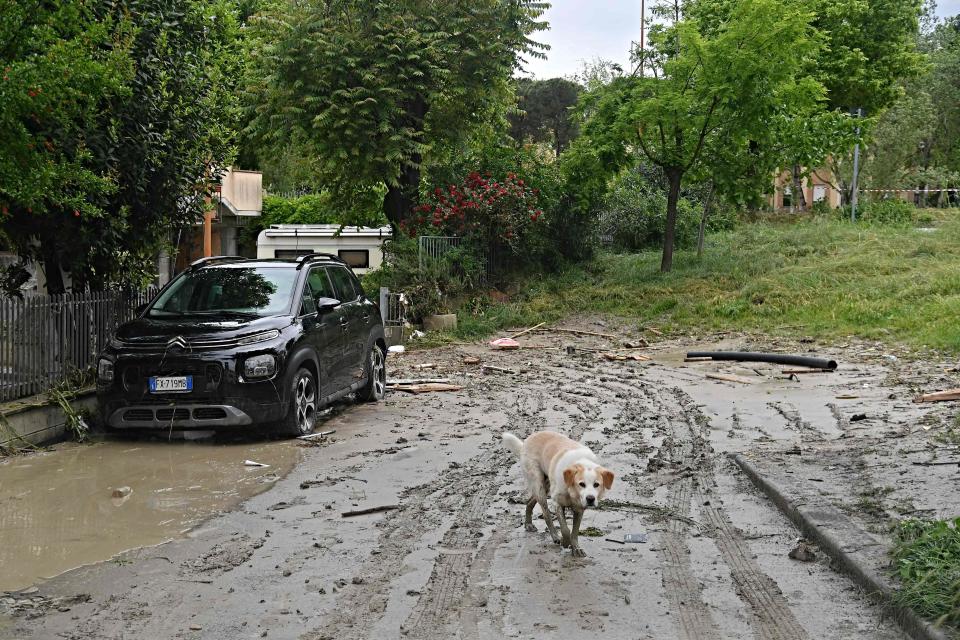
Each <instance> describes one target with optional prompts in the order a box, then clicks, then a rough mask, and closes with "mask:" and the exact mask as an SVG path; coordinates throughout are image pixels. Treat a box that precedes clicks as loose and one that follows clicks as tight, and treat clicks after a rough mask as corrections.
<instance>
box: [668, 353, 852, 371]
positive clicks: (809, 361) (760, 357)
mask: <svg viewBox="0 0 960 640" xmlns="http://www.w3.org/2000/svg"><path fill="white" fill-rule="evenodd" d="M687 357H688V358H712V359H714V360H739V361H741V362H772V363H774V364H790V365H796V366H798V367H810V368H812V369H830V370H833V369H836V368H837V361H836V360H827V359H826V358H811V357H808V356H790V355H786V354H783V353H751V352H748V351H690V352H688V353H687Z"/></svg>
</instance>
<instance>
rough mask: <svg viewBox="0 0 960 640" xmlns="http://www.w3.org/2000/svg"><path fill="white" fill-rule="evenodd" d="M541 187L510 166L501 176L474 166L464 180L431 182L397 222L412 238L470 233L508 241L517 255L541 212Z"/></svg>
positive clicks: (487, 240) (501, 243)
mask: <svg viewBox="0 0 960 640" xmlns="http://www.w3.org/2000/svg"><path fill="white" fill-rule="evenodd" d="M539 194H540V190H539V189H536V188H533V187H531V186H530V185H528V184H526V183H525V182H524V180H523V179H522V178H520V177H518V176H517V174H515V173H513V172H509V173H507V175H506V178H504V179H503V180H497V179H495V178H493V177H492V176H491V175H490V174H489V173H487V174H485V175H480V173H478V172H476V171H473V172H471V173H470V175H468V176H467V178H466V180H464V181H463V183H461V184H459V185H456V184H451V185H449V186H448V187H447V188H445V189H444V188H440V187H436V188H435V189H434V190H433V191H432V192H431V193H430V195H429V196H428V197H427V198H426V201H425V202H424V203H423V204H421V205H419V206H417V207H416V208H414V211H413V216H412V217H411V218H410V219H409V220H408V221H405V222H402V223H401V224H400V231H401V232H404V233H406V234H408V235H409V236H410V237H411V238H413V237H416V236H419V235H444V236H458V237H461V238H472V239H475V240H476V241H478V242H479V243H480V244H481V246H486V247H507V248H509V249H510V250H511V251H512V252H513V253H514V254H516V255H521V254H522V252H523V250H524V249H525V248H526V247H527V246H528V245H529V244H530V243H531V242H533V236H534V235H535V233H536V232H535V230H534V227H535V226H536V225H537V223H538V222H539V221H540V218H541V217H542V216H543V209H540V207H539Z"/></svg>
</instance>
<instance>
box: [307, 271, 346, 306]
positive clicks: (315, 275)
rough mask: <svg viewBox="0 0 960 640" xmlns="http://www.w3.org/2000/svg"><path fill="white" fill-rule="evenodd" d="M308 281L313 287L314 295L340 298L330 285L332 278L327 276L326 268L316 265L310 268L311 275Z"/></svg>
mask: <svg viewBox="0 0 960 640" xmlns="http://www.w3.org/2000/svg"><path fill="white" fill-rule="evenodd" d="M307 282H309V283H310V286H311V287H312V288H313V295H314V297H315V298H320V297H322V298H336V299H337V300H341V299H342V298H338V297H337V294H336V292H335V291H334V289H333V287H332V286H331V285H330V280H329V279H328V278H327V274H326V269H324V268H323V267H315V268H313V269H311V270H310V276H309V277H308V278H307Z"/></svg>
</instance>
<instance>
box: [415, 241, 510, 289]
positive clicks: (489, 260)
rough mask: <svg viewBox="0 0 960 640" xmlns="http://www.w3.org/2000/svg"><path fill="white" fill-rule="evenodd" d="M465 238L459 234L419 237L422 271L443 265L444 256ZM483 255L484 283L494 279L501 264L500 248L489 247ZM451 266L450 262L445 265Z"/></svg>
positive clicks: (419, 256) (418, 247)
mask: <svg viewBox="0 0 960 640" xmlns="http://www.w3.org/2000/svg"><path fill="white" fill-rule="evenodd" d="M462 241H463V238H459V237H457V236H419V237H418V238H417V257H418V259H419V265H420V271H424V270H425V269H429V268H432V267H436V266H437V265H443V260H442V259H443V257H444V256H445V255H446V254H447V253H449V252H450V251H452V250H454V249H456V248H457V247H459V246H460V243H461V242H462ZM483 253H484V255H483V256H482V261H483V269H482V272H481V273H480V279H481V281H482V282H483V283H485V282H487V281H488V280H492V279H493V277H494V275H495V273H496V272H497V270H498V269H499V267H500V266H501V265H500V263H501V260H500V255H499V253H500V252H499V250H498V249H497V248H496V247H493V246H491V247H488V248H487V249H486V250H485V251H484V252H483ZM444 266H446V267H448V268H449V266H450V265H449V264H447V265H444Z"/></svg>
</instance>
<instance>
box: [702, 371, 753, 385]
mask: <svg viewBox="0 0 960 640" xmlns="http://www.w3.org/2000/svg"><path fill="white" fill-rule="evenodd" d="M706 375H707V377H708V378H710V379H711V380H723V381H725V382H739V383H741V384H754V383H755V382H759V380H757V379H756V378H744V377H743V376H735V375H731V374H728V373H708V374H706Z"/></svg>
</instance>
